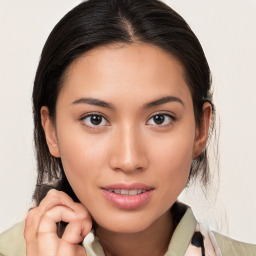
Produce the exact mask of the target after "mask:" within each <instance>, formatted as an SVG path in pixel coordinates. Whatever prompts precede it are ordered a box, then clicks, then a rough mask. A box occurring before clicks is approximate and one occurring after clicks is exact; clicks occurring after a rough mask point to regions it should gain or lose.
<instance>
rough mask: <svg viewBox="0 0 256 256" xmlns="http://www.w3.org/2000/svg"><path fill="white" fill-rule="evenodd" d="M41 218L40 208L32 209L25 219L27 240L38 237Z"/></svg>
mask: <svg viewBox="0 0 256 256" xmlns="http://www.w3.org/2000/svg"><path fill="white" fill-rule="evenodd" d="M40 220H41V213H40V211H39V210H38V208H34V209H32V210H30V211H29V212H28V214H27V217H26V219H25V229H24V237H25V240H26V241H31V240H34V239H36V234H37V231H38V227H39V223H40Z"/></svg>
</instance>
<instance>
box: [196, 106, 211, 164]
mask: <svg viewBox="0 0 256 256" xmlns="http://www.w3.org/2000/svg"><path fill="white" fill-rule="evenodd" d="M211 115H212V106H211V104H210V103H209V102H205V103H204V105H203V117H202V122H201V123H200V124H199V127H197V129H196V135H195V142H194V150H193V159H194V158H197V157H198V156H199V155H200V154H201V153H202V151H203V150H204V148H205V145H206V142H207V138H208V133H209V127H210V122H211Z"/></svg>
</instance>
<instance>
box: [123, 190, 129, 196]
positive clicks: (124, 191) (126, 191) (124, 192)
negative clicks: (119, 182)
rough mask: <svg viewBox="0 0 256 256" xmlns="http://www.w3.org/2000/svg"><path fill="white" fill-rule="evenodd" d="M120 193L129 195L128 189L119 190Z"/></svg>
mask: <svg viewBox="0 0 256 256" xmlns="http://www.w3.org/2000/svg"><path fill="white" fill-rule="evenodd" d="M121 195H129V191H128V190H126V189H122V190H121Z"/></svg>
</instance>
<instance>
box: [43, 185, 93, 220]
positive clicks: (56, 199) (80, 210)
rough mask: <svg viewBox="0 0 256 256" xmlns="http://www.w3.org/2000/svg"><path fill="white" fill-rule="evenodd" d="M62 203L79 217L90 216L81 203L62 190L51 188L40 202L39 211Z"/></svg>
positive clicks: (44, 210)
mask: <svg viewBox="0 0 256 256" xmlns="http://www.w3.org/2000/svg"><path fill="white" fill-rule="evenodd" d="M57 205H62V206H66V207H69V208H71V209H72V210H73V211H74V212H76V213H77V214H78V215H79V217H80V218H88V217H89V216H90V214H89V212H88V211H87V209H86V208H85V207H84V206H83V205H82V204H81V203H76V202H74V201H73V200H72V198H71V197H69V196H68V195H67V194H66V193H64V192H62V191H57V190H55V189H51V190H50V191H49V192H48V193H47V195H46V197H45V198H44V199H43V200H42V202H41V203H40V207H39V208H40V211H41V212H42V214H44V213H45V212H46V211H48V210H50V209H51V208H53V207H55V206H57Z"/></svg>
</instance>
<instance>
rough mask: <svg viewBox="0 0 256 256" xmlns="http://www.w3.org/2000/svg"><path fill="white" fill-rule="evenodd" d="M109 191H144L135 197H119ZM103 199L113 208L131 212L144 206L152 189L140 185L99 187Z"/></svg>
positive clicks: (124, 184) (123, 184)
mask: <svg viewBox="0 0 256 256" xmlns="http://www.w3.org/2000/svg"><path fill="white" fill-rule="evenodd" d="M110 189H125V190H134V189H138V190H139V189H140V190H146V191H145V192H143V193H141V194H137V195H121V194H116V193H114V192H111V191H108V190H110ZM101 190H102V192H103V195H104V197H105V198H106V199H107V200H108V201H109V202H110V203H111V204H112V205H113V206H115V207H117V208H120V209H126V210H132V209H137V208H139V207H142V206H143V205H145V204H146V203H147V202H148V201H149V200H150V198H151V196H152V194H153V191H154V187H152V186H148V185H145V184H142V183H131V184H126V183H119V184H112V185H108V186H104V187H101Z"/></svg>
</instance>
